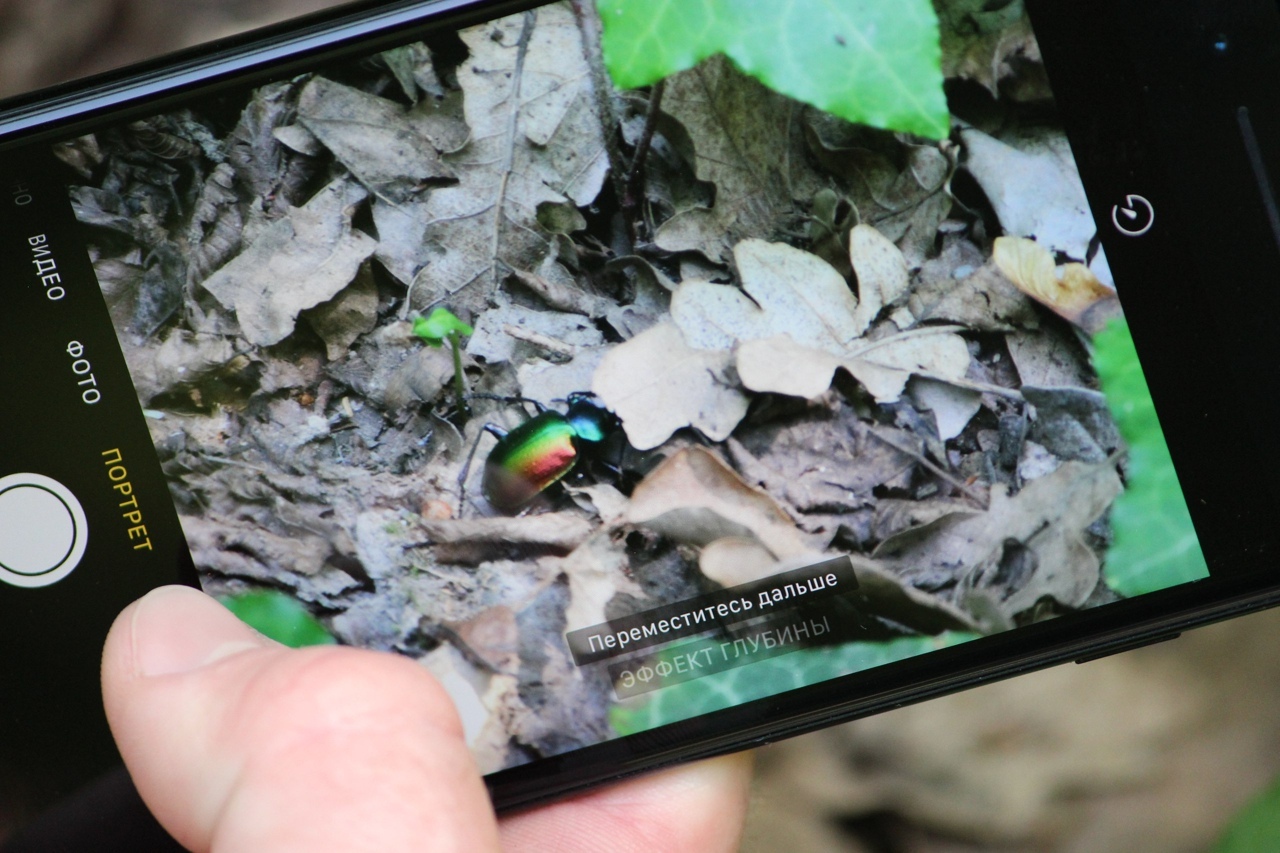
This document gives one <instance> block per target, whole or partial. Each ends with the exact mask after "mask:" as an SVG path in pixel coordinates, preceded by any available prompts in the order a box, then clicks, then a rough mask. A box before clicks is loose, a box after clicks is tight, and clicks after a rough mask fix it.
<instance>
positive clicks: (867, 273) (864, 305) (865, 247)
mask: <svg viewBox="0 0 1280 853" xmlns="http://www.w3.org/2000/svg"><path fill="white" fill-rule="evenodd" d="M849 259H850V260H851V261H852V262H853V271H854V272H856V273H857V274H858V308H857V310H856V311H855V312H854V326H855V328H856V329H857V332H856V333H855V335H854V337H861V336H862V335H864V334H866V331H867V329H869V328H871V324H872V323H874V322H875V320H876V317H878V316H879V315H880V312H881V311H883V310H884V308H885V306H886V305H891V304H893V303H894V302H896V301H897V300H898V299H899V298H900V297H902V295H903V294H905V293H906V292H907V289H908V288H909V287H910V286H911V273H910V272H909V271H908V270H907V259H906V257H905V256H904V255H903V254H902V250H901V249H899V248H898V247H897V246H895V245H894V244H893V243H891V242H889V240H888V238H886V237H885V236H884V235H883V234H881V233H880V232H879V231H877V230H876V229H875V228H872V227H871V226H870V225H857V226H854V229H853V231H852V232H850V234H849Z"/></svg>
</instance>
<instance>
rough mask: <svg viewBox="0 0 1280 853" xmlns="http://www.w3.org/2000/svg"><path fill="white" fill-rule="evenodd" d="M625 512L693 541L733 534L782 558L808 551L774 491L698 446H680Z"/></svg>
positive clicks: (642, 522)
mask: <svg viewBox="0 0 1280 853" xmlns="http://www.w3.org/2000/svg"><path fill="white" fill-rule="evenodd" d="M626 517H627V521H628V522H630V523H631V524H636V525H640V526H644V527H647V528H649V529H651V530H655V531H657V532H659V533H662V534H663V535H665V536H668V537H669V538H671V539H673V540H675V541H677V542H681V543H684V544H689V545H698V546H705V545H709V544H710V543H712V542H714V541H716V540H717V539H722V538H724V537H726V536H733V537H739V538H741V537H746V538H753V539H756V540H757V541H759V542H760V543H761V544H763V545H764V546H765V547H766V548H768V549H769V550H770V551H771V552H772V553H773V554H774V556H775V557H778V558H788V557H796V556H800V555H804V554H806V553H808V552H809V548H808V547H807V546H806V544H805V542H804V540H803V538H802V537H801V535H800V532H799V531H798V530H797V529H796V526H795V522H794V521H792V520H791V518H790V517H789V516H788V515H787V514H786V513H785V512H783V510H782V508H781V507H780V506H778V504H777V502H776V501H774V499H773V498H772V497H770V496H769V495H768V494H767V493H765V492H764V491H762V490H760V489H756V488H753V487H751V486H749V485H748V484H747V483H746V482H744V481H743V479H742V478H741V477H739V476H738V475H737V474H736V473H735V472H734V471H733V469H732V468H730V467H729V466H727V465H725V464H724V462H722V461H720V459H719V458H718V457H716V456H715V455H714V454H712V453H711V452H710V451H707V450H704V449H702V448H700V447H690V448H685V449H684V450H681V451H679V452H678V453H676V454H675V455H674V456H672V457H671V458H670V459H667V460H666V461H665V462H663V463H662V464H661V465H659V466H658V467H657V468H656V469H654V471H653V472H652V473H651V474H649V476H647V477H645V478H644V480H643V481H641V483H640V485H638V486H636V490H635V492H634V493H633V494H632V495H631V506H630V508H629V509H628V510H627V516H626Z"/></svg>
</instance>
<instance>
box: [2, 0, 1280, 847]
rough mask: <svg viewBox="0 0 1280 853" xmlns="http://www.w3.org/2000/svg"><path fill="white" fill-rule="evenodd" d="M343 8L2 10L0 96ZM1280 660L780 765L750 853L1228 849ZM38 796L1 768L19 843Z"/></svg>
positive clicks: (1199, 637)
mask: <svg viewBox="0 0 1280 853" xmlns="http://www.w3.org/2000/svg"><path fill="white" fill-rule="evenodd" d="M329 5H334V4H333V3H332V2H326V0H203V2H198V3H197V2H182V0H0V96H7V95H13V94H17V93H20V92H25V91H29V90H32V89H36V88H39V87H41V86H45V85H49V84H52V83H55V82H58V81H61V80H66V79H70V78H74V77H79V76H84V75H87V74H91V73H94V72H97V71H102V70H105V69H108V68H113V67H117V66H120V65H124V64H127V63H130V62H134V61H137V60H140V59H144V58H146V57H149V56H154V55H156V54H159V53H163V52H165V51H168V50H172V49H175V48H178V47H182V46H186V45H191V44H195V43H198V42H202V41H208V40H211V39H216V38H219V37H222V36H225V35H228V34H231V33H234V32H237V31H240V30H244V29H249V28H253V27H257V26H262V25H265V24H268V23H271V22H274V21H278V20H281V19H284V18H288V17H291V16H295V15H299V14H303V13H306V12H308V11H312V10H315V9H319V8H323V7H326V6H329ZM1277 648H1280V611H1277V612H1272V613H1264V614H1259V615H1256V616H1252V617H1248V618H1245V619H1240V620H1236V621H1234V622H1231V623H1227V624H1223V625H1218V626H1214V627H1210V628H1206V629H1202V630H1200V631H1196V632H1192V633H1190V634H1187V635H1185V636H1183V637H1182V638H1181V639H1179V640H1177V641H1174V642H1171V643H1165V644H1163V645H1160V646H1156V647H1153V648H1149V649H1144V650H1140V651H1137V652H1131V653H1128V654H1125V655H1120V656H1117V657H1112V658H1107V659H1104V660H1100V661H1095V662H1092V663H1089V664H1086V665H1083V666H1075V665H1071V666H1063V667H1058V668H1056V669H1053V670H1048V671H1045V672H1042V673H1037V674H1034V675H1029V676H1023V677H1021V678H1018V679H1015V680H1013V681H1008V682H1005V683H1002V684H997V685H993V686H990V687H986V688H983V689H979V690H973V691H969V692H967V693H963V694H960V695H957V696H953V697H949V698H946V699H940V700H935V701H933V702H929V703H926V704H923V705H919V706H915V707H911V708H905V709H902V710H899V711H896V712H892V713H889V714H884V715H881V716H879V717H875V718H872V719H868V720H863V721H860V722H857V723H853V724H850V725H847V726H842V727H839V728H835V729H830V730H827V731H824V732H819V733H817V734H813V735H809V736H807V737H803V738H798V739H795V740H791V741H788V742H785V743H782V744H778V745H776V746H773V747H770V748H768V749H765V750H762V751H761V752H760V754H759V761H758V776H757V780H756V790H755V799H754V803H753V807H752V811H751V817H750V821H749V826H748V832H747V840H746V842H745V845H744V850H746V851H749V853H763V851H776V850H785V851H787V853H824V852H826V851H830V853H844V851H848V853H980V851H1007V853H1022V851H1028V852H1029V851H1052V852H1053V853H1058V851H1061V853H1085V852H1086V851H1088V853H1109V851H1116V853H1121V851H1123V853H1141V851H1161V853H1180V852H1181V851H1186V853H1198V851H1211V850H1214V849H1215V847H1216V845H1217V840H1218V838H1219V837H1220V836H1221V834H1222V832H1223V829H1224V827H1225V826H1226V825H1227V824H1228V823H1229V822H1230V821H1231V820H1232V818H1233V817H1234V816H1235V814H1236V813H1237V812H1238V811H1239V810H1240V809H1241V808H1243V807H1244V806H1245V805H1247V804H1248V803H1249V802H1250V801H1251V800H1253V799H1254V798H1255V797H1256V796H1258V795H1259V794H1260V793H1261V792H1262V791H1263V790H1264V789H1266V788H1267V787H1268V786H1269V785H1270V784H1271V782H1272V781H1273V779H1275V777H1276V776H1277V774H1280V660H1277V656H1276V654H1275V650H1276V649H1277ZM25 796H26V793H25V792H24V789H23V785H22V782H21V780H18V779H12V778H6V777H5V775H4V773H3V768H0V839H3V837H4V836H5V834H6V829H7V826H8V825H11V824H12V822H13V821H15V820H17V819H18V816H20V815H22V814H23V812H24V800H25ZM1258 849H1268V848H1258Z"/></svg>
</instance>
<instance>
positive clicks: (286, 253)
mask: <svg viewBox="0 0 1280 853" xmlns="http://www.w3.org/2000/svg"><path fill="white" fill-rule="evenodd" d="M364 198H365V192H364V190H363V189H361V188H360V187H359V186H357V185H356V184H354V183H353V182H351V181H349V180H347V179H339V180H336V181H334V182H333V183H331V184H330V185H329V186H327V187H325V188H324V189H322V190H321V191H320V192H318V193H316V195H315V197H314V198H312V199H311V200H310V201H309V202H307V203H306V205H305V206H304V207H297V208H293V209H292V210H291V211H290V212H289V215H288V216H287V217H285V218H284V219H281V220H279V221H278V222H275V223H272V224H271V225H269V226H267V228H266V230H264V231H263V232H262V233H261V234H260V235H259V237H258V239H256V240H255V241H254V242H253V244H252V245H251V246H249V248H247V249H245V251H244V252H242V253H241V254H240V255H239V256H237V257H236V258H235V260H233V261H231V262H230V263H228V264H227V265H226V266H224V267H222V269H220V270H218V271H217V272H215V273H214V274H213V275H211V276H210V277H209V278H208V279H207V280H205V282H204V284H203V287H204V288H205V289H206V290H208V291H209V292H210V293H212V294H213V295H214V296H215V297H217V299H218V301H219V302H220V303H222V305H223V306H224V307H226V308H228V309H230V310H232V311H235V313H236V319H237V320H238V321H239V323H240V328H241V329H242V330H243V331H244V336H245V338H246V339H247V340H249V341H250V342H251V343H254V344H258V345H259V346H270V345H272V344H277V343H279V342H280V341H282V340H284V339H285V338H287V337H288V336H289V335H291V334H292V333H293V329H294V325H295V323H296V321H297V317H298V313H299V312H301V311H305V310H306V309H308V308H313V307H315V306H316V305H319V304H321V303H322V302H327V301H329V300H330V299H332V298H333V297H334V296H336V295H337V294H338V293H339V292H341V291H342V290H343V289H344V288H345V287H346V286H347V285H348V284H350V283H351V282H352V280H353V279H354V278H355V277H356V272H357V271H358V270H359V269H360V266H361V265H362V264H363V263H364V262H365V261H366V260H368V258H369V256H371V255H372V254H373V251H374V249H375V248H376V247H377V241H376V240H374V239H373V238H372V237H370V236H369V235H368V234H365V233H364V232H362V231H357V230H355V229H354V228H353V227H352V225H351V217H352V214H353V213H354V210H355V208H356V206H357V205H358V204H359V203H360V202H361V201H363V200H364Z"/></svg>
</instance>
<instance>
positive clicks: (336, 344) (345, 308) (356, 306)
mask: <svg viewBox="0 0 1280 853" xmlns="http://www.w3.org/2000/svg"><path fill="white" fill-rule="evenodd" d="M307 320H308V321H309V322H310V323H311V328H313V329H315V330H316V334H317V335H319V336H320V338H321V339H322V340H323V341H324V343H325V350H326V351H327V354H328V356H329V358H330V359H331V360H335V361H336V360H337V359H339V358H342V357H343V356H344V355H346V354H347V349H348V348H349V347H350V346H351V345H352V344H353V343H355V342H356V338H359V337H360V336H361V335H363V334H365V333H366V332H371V331H373V327H374V326H376V325H377V324H378V285H377V284H376V283H375V282H374V280H373V274H372V273H371V272H370V271H369V268H368V267H363V268H362V270H361V272H360V274H359V275H357V276H356V280H355V281H354V282H353V283H352V284H351V286H350V287H348V288H347V289H346V290H343V291H342V292H341V293H339V294H338V295H337V296H335V297H334V298H333V299H330V300H329V301H328V302H326V303H324V304H323V305H317V306H316V307H315V308H312V309H311V310H310V311H308V312H307Z"/></svg>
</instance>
